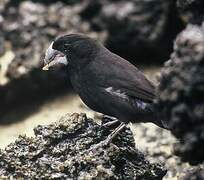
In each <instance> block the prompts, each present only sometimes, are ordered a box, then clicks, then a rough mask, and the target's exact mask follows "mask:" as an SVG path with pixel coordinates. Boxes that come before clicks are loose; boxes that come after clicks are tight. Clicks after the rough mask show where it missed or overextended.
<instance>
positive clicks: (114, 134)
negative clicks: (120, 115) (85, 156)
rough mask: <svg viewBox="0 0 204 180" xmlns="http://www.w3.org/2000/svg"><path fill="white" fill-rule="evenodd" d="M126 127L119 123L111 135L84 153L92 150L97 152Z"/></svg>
mask: <svg viewBox="0 0 204 180" xmlns="http://www.w3.org/2000/svg"><path fill="white" fill-rule="evenodd" d="M125 126H126V124H125V123H123V122H122V123H121V124H120V125H119V126H118V127H117V128H116V129H115V130H114V131H113V132H112V133H111V134H109V135H108V137H107V138H106V139H105V140H103V141H101V142H100V143H98V144H94V145H92V146H91V147H90V148H89V149H88V150H86V151H93V150H97V149H98V148H102V147H104V146H107V145H108V144H109V143H110V142H111V141H112V140H113V139H114V138H115V137H116V136H117V135H118V133H119V132H120V131H121V130H122V129H123V128H124V127H125Z"/></svg>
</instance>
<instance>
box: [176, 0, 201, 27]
mask: <svg viewBox="0 0 204 180" xmlns="http://www.w3.org/2000/svg"><path fill="white" fill-rule="evenodd" d="M177 7H178V10H179V12H180V14H181V16H182V19H183V20H184V21H185V22H186V23H193V24H202V22H203V21H204V8H203V7H204V1H203V0H177Z"/></svg>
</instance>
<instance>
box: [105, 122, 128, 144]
mask: <svg viewBox="0 0 204 180" xmlns="http://www.w3.org/2000/svg"><path fill="white" fill-rule="evenodd" d="M125 126H126V124H125V123H124V122H122V123H120V125H119V126H118V127H117V128H116V129H115V130H114V131H113V132H112V133H111V134H109V135H108V137H107V139H106V140H105V141H106V144H108V143H110V142H111V141H112V140H113V138H114V137H115V136H117V135H118V133H119V132H120V131H121V130H123V128H124V127H125Z"/></svg>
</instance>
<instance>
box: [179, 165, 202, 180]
mask: <svg viewBox="0 0 204 180" xmlns="http://www.w3.org/2000/svg"><path fill="white" fill-rule="evenodd" d="M203 179H204V165H203V164H202V165H199V166H198V167H194V168H192V169H191V170H189V171H188V172H186V175H184V176H183V177H182V178H180V180H203Z"/></svg>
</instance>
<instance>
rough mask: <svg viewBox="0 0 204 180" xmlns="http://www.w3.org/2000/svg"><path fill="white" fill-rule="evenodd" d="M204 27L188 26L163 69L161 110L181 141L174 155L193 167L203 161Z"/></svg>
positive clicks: (160, 89)
mask: <svg viewBox="0 0 204 180" xmlns="http://www.w3.org/2000/svg"><path fill="white" fill-rule="evenodd" d="M203 77H204V25H203V26H196V25H188V27H187V28H186V29H185V30H184V31H183V32H182V33H181V34H180V35H179V36H178V37H177V39H176V42H175V49H174V53H173V54H172V56H171V60H170V61H168V62H167V63H166V64H165V67H164V68H163V70H162V75H161V82H160V86H159V89H158V93H159V95H160V97H159V100H158V105H159V106H158V108H160V109H161V112H162V114H163V116H165V117H166V118H167V121H168V122H169V125H170V127H171V128H172V132H173V134H174V135H175V136H176V137H177V138H179V139H180V143H179V144H177V146H176V147H175V152H176V154H178V155H179V156H181V157H182V159H183V160H184V161H189V162H190V163H192V164H195V163H199V162H202V161H203V160H204V153H203V152H204V135H203V134H204V78H203Z"/></svg>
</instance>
